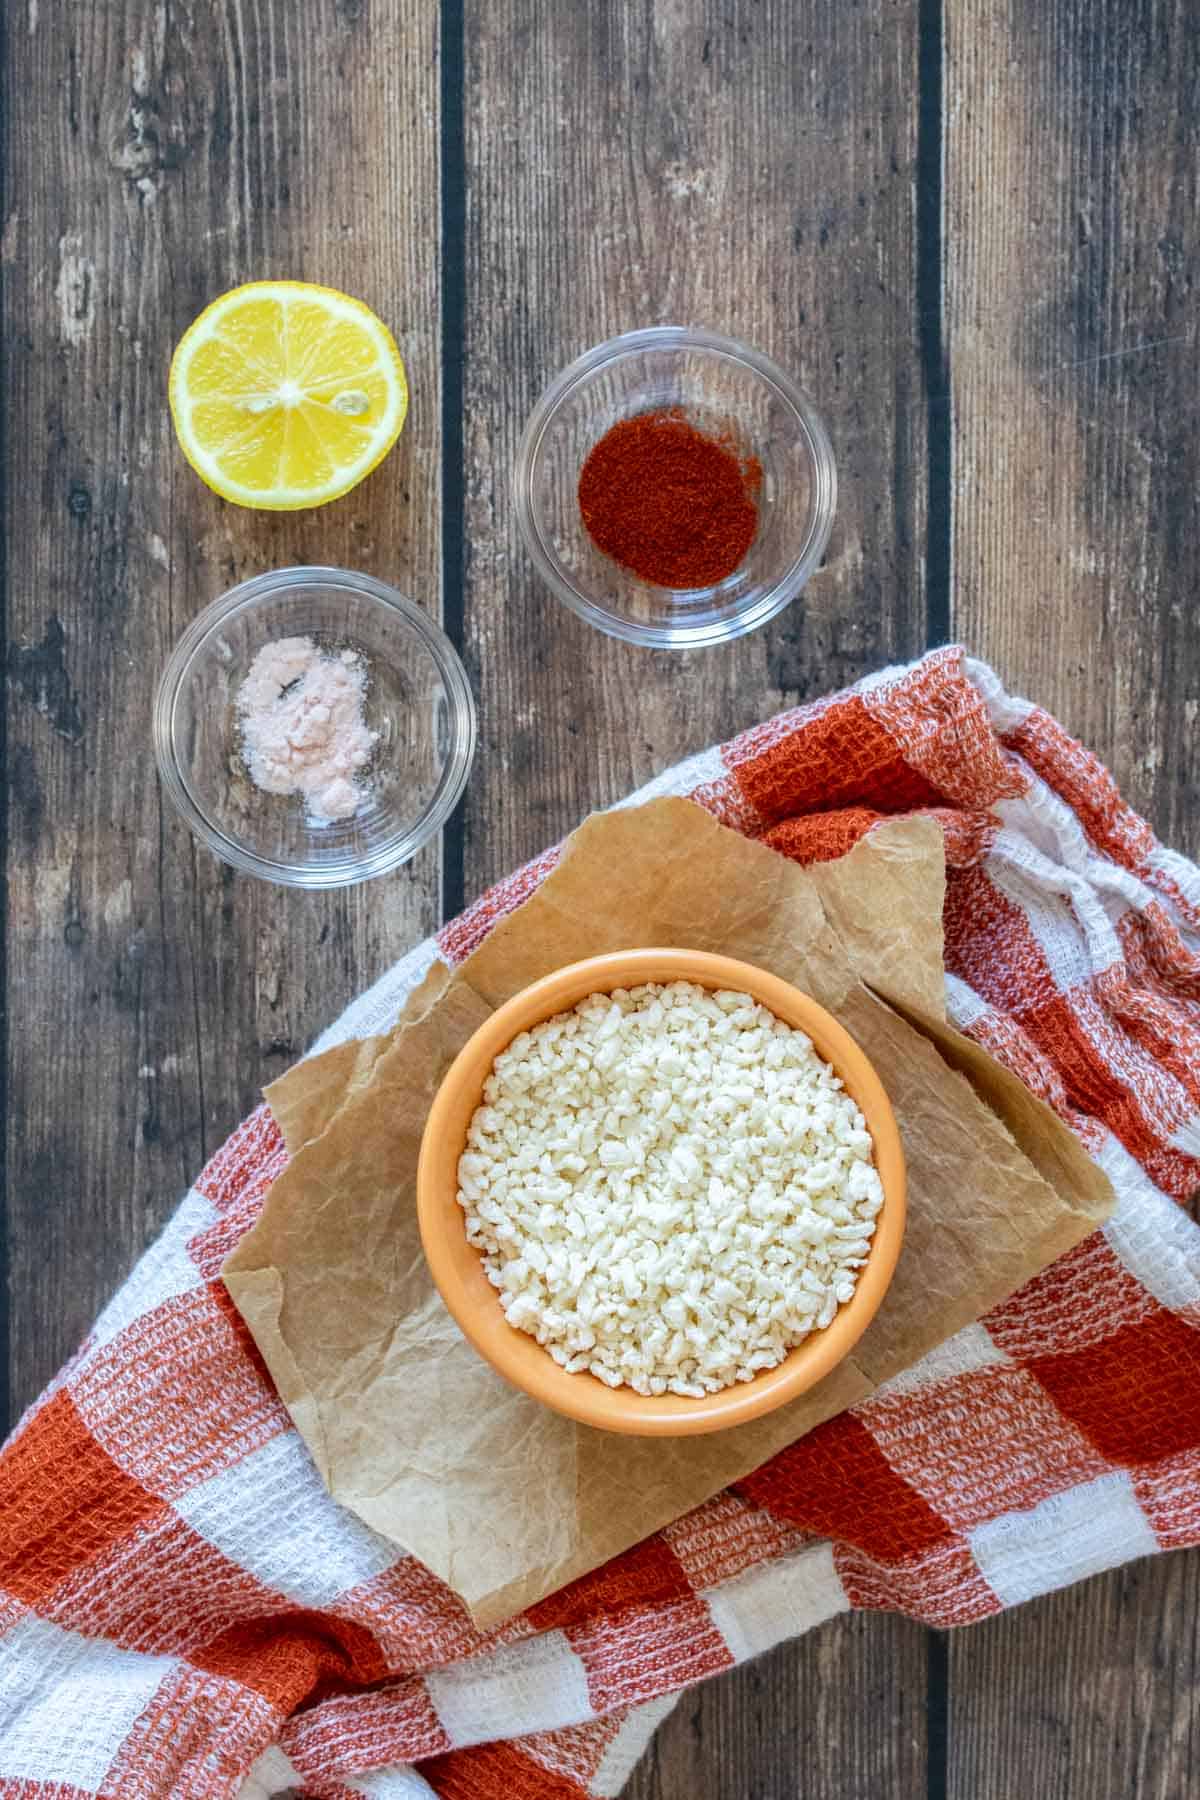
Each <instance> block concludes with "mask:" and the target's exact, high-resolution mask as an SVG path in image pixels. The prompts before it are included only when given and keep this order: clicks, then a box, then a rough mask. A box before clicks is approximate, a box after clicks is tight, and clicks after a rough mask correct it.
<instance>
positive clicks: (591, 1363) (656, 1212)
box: [417, 949, 905, 1437]
mask: <svg viewBox="0 0 1200 1800" xmlns="http://www.w3.org/2000/svg"><path fill="white" fill-rule="evenodd" d="M417 1205H418V1213H419V1219H420V1227H421V1236H422V1241H423V1244H424V1248H425V1254H426V1257H427V1258H428V1261H429V1266H430V1270H431V1272H432V1274H433V1278H434V1281H435V1282H436V1284H437V1287H438V1290H439V1292H440V1293H441V1296H442V1298H443V1300H444V1301H445V1303H446V1306H447V1308H448V1309H449V1311H450V1313H451V1314H452V1316H453V1318H454V1319H455V1321H456V1322H457V1324H458V1325H459V1326H460V1328H461V1329H462V1331H463V1333H464V1334H465V1336H466V1337H467V1338H468V1339H469V1340H470V1342H471V1343H472V1344H473V1345H474V1346H475V1348H476V1349H477V1350H478V1351H479V1353H480V1354H481V1355H482V1356H483V1357H485V1358H486V1359H487V1361H488V1362H490V1363H491V1364H492V1366H493V1367H494V1368H495V1369H496V1370H497V1372H498V1373H499V1374H501V1375H502V1376H504V1377H505V1378H506V1379H507V1380H508V1381H510V1382H512V1383H513V1384H514V1385H515V1386H516V1387H518V1388H521V1389H523V1390H524V1391H525V1392H526V1393H528V1394H531V1395H532V1396H533V1397H534V1398H535V1399H537V1400H540V1401H542V1402H543V1403H544V1404H545V1405H547V1406H550V1407H553V1408H554V1409H555V1410H556V1411H558V1412H561V1413H565V1414H566V1415H568V1416H569V1417H571V1418H574V1419H576V1420H578V1421H579V1422H580V1423H582V1424H586V1425H592V1426H596V1427H598V1428H599V1429H601V1430H606V1431H616V1432H626V1433H634V1434H638V1435H644V1436H655V1435H658V1436H664V1437H678V1436H686V1435H689V1434H692V1433H698V1432H708V1431H718V1430H722V1429H724V1428H726V1427H728V1426H732V1425H740V1424H744V1423H745V1422H746V1421H747V1420H748V1419H753V1418H757V1417H759V1416H761V1415H762V1414H763V1413H765V1412H769V1411H771V1410H772V1409H773V1408H775V1407H777V1406H782V1405H784V1404H785V1403H786V1402H787V1401H789V1400H792V1399H794V1398H795V1397H796V1396H797V1395H798V1394H801V1393H803V1392H804V1391H805V1390H806V1389H808V1388H810V1387H812V1386H813V1385H814V1384H815V1383H816V1382H818V1381H819V1380H821V1378H822V1377H823V1376H825V1375H827V1374H828V1373H829V1372H830V1370H832V1369H833V1368H835V1367H836V1366H837V1364H838V1363H840V1362H841V1361H842V1360H843V1359H844V1358H845V1357H846V1356H847V1355H848V1354H849V1352H850V1350H851V1349H852V1348H853V1346H854V1345H855V1344H856V1343H857V1341H858V1339H859V1338H860V1337H861V1336H862V1334H863V1332H864V1331H865V1330H866V1328H867V1326H868V1324H869V1323H870V1321H871V1319H872V1318H873V1317H874V1316H875V1313H876V1312H877V1310H878V1308H879V1305H880V1302H881V1301H882V1299H883V1297H884V1294H885V1293H886V1291H887V1287H888V1283H889V1282H890V1280H891V1277H892V1273H893V1270H894V1269H895V1266H896V1260H897V1257H898V1256H899V1253H900V1245H901V1241H902V1238H903V1235H904V1218H905V1170H904V1155H903V1151H902V1149H901V1144H900V1135H899V1132H898V1130H897V1127H896V1121H895V1116H894V1114H893V1112H892V1107H891V1103H890V1102H889V1100H888V1097H887V1094H886V1093H885V1091H884V1089H883V1086H882V1084H881V1082H880V1080H879V1077H878V1075H877V1074H876V1073H875V1070H874V1068H873V1067H872V1065H871V1063H870V1061H869V1059H868V1058H867V1056H866V1054H865V1053H864V1051H863V1050H862V1049H861V1048H860V1046H859V1045H858V1044H856V1043H855V1041H854V1040H853V1038H851V1036H850V1035H849V1033H848V1032H847V1031H845V1030H844V1028H843V1027H842V1026H841V1025H839V1024H838V1022H837V1020H836V1019H834V1018H833V1017H832V1015H831V1014H830V1013H828V1012H827V1011H826V1010H825V1009H824V1007H822V1006H819V1005H818V1004H817V1002H816V1001H815V1000H813V999H811V998H810V997H809V996H808V995H806V994H803V993H801V992H800V991H799V989H797V988H794V987H792V986H791V985H789V984H788V983H787V982H785V981H781V980H780V979H779V978H778V977H776V976H774V975H771V974H770V973H769V972H768V971H766V970H764V969H759V968H755V967H754V966H752V965H751V964H749V963H743V962H737V961H735V960H733V959H732V958H729V957H723V956H714V955H710V954H708V953H706V952H701V951H692V950H678V949H662V950H631V951H623V952H618V953H615V954H610V955H606V956H599V957H593V958H591V959H589V960H588V961H586V962H579V963H573V964H571V965H570V967H568V968H564V969H559V970H557V971H555V973H553V974H552V975H548V976H546V977H545V978H544V979H543V980H541V981H538V982H535V983H534V984H533V985H532V986H530V987H528V988H526V989H524V990H523V991H522V992H521V993H519V994H517V995H515V996H514V997H513V998H512V999H511V1000H509V1001H507V1002H506V1003H505V1004H504V1005H503V1006H501V1007H500V1008H499V1009H498V1010H497V1011H496V1012H495V1013H493V1015H492V1016H491V1018H490V1019H488V1020H487V1021H486V1023H485V1024H484V1025H482V1026H481V1027H480V1028H479V1030H478V1031H477V1032H476V1033H475V1035H474V1036H473V1037H472V1038H471V1039H470V1041H469V1042H468V1043H467V1044H466V1045H465V1046H464V1048H463V1050H462V1051H461V1052H460V1054H459V1055H458V1057H457V1058H456V1059H455V1061H454V1063H453V1064H452V1065H451V1067H450V1069H449V1070H448V1072H447V1074H446V1076H445V1078H444V1080H443V1082H442V1084H441V1087H440V1088H439V1090H438V1093H437V1096H436V1097H435V1100H434V1103H433V1106H432V1108H431V1110H430V1114H429V1118H428V1121H427V1123H426V1127H425V1132H424V1136H423V1139H422V1145H421V1156H420V1164H419V1168H418V1175H417Z"/></svg>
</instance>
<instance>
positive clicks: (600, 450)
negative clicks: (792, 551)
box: [579, 408, 762, 588]
mask: <svg viewBox="0 0 1200 1800" xmlns="http://www.w3.org/2000/svg"><path fill="white" fill-rule="evenodd" d="M761 485H762V466H761V464H760V463H759V461H758V458H757V457H753V456H741V455H739V454H738V451H737V449H736V447H735V446H734V444H733V442H732V440H730V439H727V438H719V437H708V436H706V435H705V433H704V432H702V431H699V430H697V428H696V426H694V425H692V424H690V423H689V421H688V420H687V418H685V416H684V414H683V413H682V412H681V411H680V410H679V409H678V408H672V409H670V410H666V411H659V412H645V413H638V414H637V415H636V416H635V417H634V418H632V419H622V420H621V422H620V423H619V424H617V425H614V426H613V427H612V429H611V430H610V431H606V432H605V434H604V436H603V437H602V438H600V439H599V440H598V441H597V442H596V443H595V444H593V445H592V448H591V450H590V451H589V452H588V454H587V457H586V459H585V461H584V465H583V468H582V469H581V470H580V474H579V510H580V512H581V513H582V514H583V522H584V524H585V525H586V526H587V529H588V532H589V534H590V536H591V538H592V540H593V542H594V543H595V544H597V545H598V546H599V548H600V549H601V550H603V551H604V552H605V554H606V555H607V556H611V557H612V558H613V560H614V561H615V562H619V563H622V564H624V566H625V568H627V569H631V570H632V571H633V573H634V574H635V575H640V576H641V578H642V580H643V581H649V582H652V583H653V584H654V586H656V587H666V588H703V587H712V586H713V584H714V583H715V582H718V581H724V579H725V577H726V576H727V575H732V573H733V571H734V570H735V569H736V568H737V566H738V564H739V563H740V562H741V561H742V558H743V557H744V556H745V554H746V552H747V550H749V548H750V545H751V544H752V543H753V541H754V534H755V532H756V531H757V530H758V504H757V495H758V491H759V488H760V487H761Z"/></svg>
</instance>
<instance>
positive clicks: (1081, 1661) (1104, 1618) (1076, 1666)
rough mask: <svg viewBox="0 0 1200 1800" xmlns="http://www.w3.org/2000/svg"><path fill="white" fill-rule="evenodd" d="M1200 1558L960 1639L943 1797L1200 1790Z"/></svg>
mask: <svg viewBox="0 0 1200 1800" xmlns="http://www.w3.org/2000/svg"><path fill="white" fill-rule="evenodd" d="M1198 1602H1200V1556H1197V1555H1196V1553H1195V1552H1175V1553H1174V1554H1173V1555H1170V1556H1163V1557H1158V1558H1157V1559H1155V1560H1154V1561H1151V1562H1143V1563H1134V1564H1132V1565H1130V1566H1129V1567H1128V1568H1125V1569H1118V1570H1115V1571H1114V1572H1113V1573H1112V1574H1109V1575H1104V1576H1100V1577H1098V1578H1097V1579H1095V1580H1092V1581H1088V1582H1085V1583H1084V1584H1083V1585H1082V1586H1080V1587H1075V1588H1069V1589H1067V1590H1066V1591H1065V1592H1064V1593H1061V1594H1052V1595H1050V1596H1048V1597H1047V1598H1045V1599H1043V1600H1035V1601H1033V1602H1032V1603H1031V1604H1030V1605H1028V1606H1022V1607H1018V1608H1017V1609H1016V1610H1015V1611H1014V1612H1010V1613H1004V1614H1002V1615H1000V1616H999V1617H997V1618H995V1619H989V1620H988V1621H987V1622H986V1623H985V1624H983V1625H978V1626H972V1627H971V1628H970V1629H969V1630H966V1631H962V1632H957V1633H951V1635H950V1639H949V1645H950V1683H949V1688H950V1706H949V1715H948V1721H947V1723H948V1741H949V1748H950V1760H949V1782H948V1786H947V1796H948V1800H1011V1797H1012V1796H1013V1795H1014V1794H1036V1795H1038V1796H1039V1797H1041V1796H1044V1797H1045V1800H1184V1796H1187V1795H1191V1794H1194V1793H1196V1791H1197V1787H1198V1786H1200V1724H1198V1722H1197V1718H1196V1708H1195V1682H1196V1666H1197V1649H1198V1646H1197V1626H1196V1620H1197V1617H1198V1616H1200V1614H1198V1610H1197V1608H1198Z"/></svg>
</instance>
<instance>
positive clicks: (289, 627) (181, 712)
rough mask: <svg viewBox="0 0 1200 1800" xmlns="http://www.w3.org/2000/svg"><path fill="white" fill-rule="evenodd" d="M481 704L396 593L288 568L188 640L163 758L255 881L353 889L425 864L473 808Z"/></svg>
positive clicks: (172, 675)
mask: <svg viewBox="0 0 1200 1800" xmlns="http://www.w3.org/2000/svg"><path fill="white" fill-rule="evenodd" d="M475 729H476V728H475V704H474V701H473V699H472V696H471V689H470V686H469V684H468V682H467V677H466V672H465V670H464V669H463V666H462V663H461V662H460V661H459V658H458V656H457V654H456V653H455V650H454V647H453V645H452V644H451V643H450V640H449V639H448V638H447V637H446V635H445V633H444V632H442V631H441V630H440V629H439V627H438V626H437V625H436V624H435V623H434V622H433V620H432V619H430V618H429V617H428V616H427V615H426V614H425V613H424V612H423V611H422V610H421V608H420V607H419V606H417V605H416V604H414V602H413V601H412V600H409V599H407V598H406V597H405V596H404V595H403V594H401V593H399V592H397V591H396V589H394V588H391V587H388V586H387V585H386V584H385V583H384V582H381V581H376V580H374V579H373V578H372V577H371V576H368V575H361V574H358V573H355V572H353V571H351V570H344V569H321V568H297V569H277V570H274V571H272V572H271V573H269V574H265V575H258V576H255V577H254V579H253V580H250V581H244V582H242V583H241V585H240V586H239V587H235V588H232V589H231V590H230V592H229V593H227V594H223V595H222V596H221V598H220V599H219V600H215V601H214V602H213V604H212V605H211V606H209V607H208V608H206V610H205V611H204V612H202V613H201V614H200V615H199V617H198V618H196V619H195V620H194V621H193V622H192V624H191V625H190V626H189V627H188V629H187V631H185V632H184V634H183V637H182V638H181V639H180V641H179V643H178V644H177V645H176V647H175V650H174V651H173V653H172V655H171V658H170V660H169V662H168V663H167V666H166V669H165V670H164V671H163V675H162V679H161V681H160V682H159V686H158V692H157V695H156V698H155V705H154V749H155V755H156V757H157V760H158V769H159V774H160V776H161V778H162V783H163V786H164V788H165V789H166V791H167V793H168V795H169V796H170V798H171V800H172V801H173V802H174V804H175V806H176V807H177V808H178V810H179V812H180V813H182V815H183V817H184V818H185V819H186V820H187V822H188V824H189V825H190V826H191V827H192V829H193V831H194V832H195V833H196V835H197V836H198V837H199V838H200V839H202V841H203V842H204V843H205V844H207V845H208V847H209V849H210V850H213V851H214V852H215V853H216V854H217V855H218V856H220V857H222V858H223V859H224V861H226V862H228V863H230V864H232V866H233V867H234V868H236V869H241V870H242V871H244V872H245V873H246V874H248V875H257V876H259V877H261V878H262V879H264V880H267V881H278V882H283V883H286V884H287V885H289V886H293V887H308V888H332V887H346V886H349V885H350V884H352V883H354V882H358V881H365V880H367V879H368V878H369V877H370V876H373V875H383V874H386V873H387V872H388V871H389V870H391V869H396V868H398V867H400V865H401V864H402V863H406V862H408V861H409V860H410V859H411V858H412V857H413V856H415V855H416V854H417V852H418V851H419V850H420V849H421V848H422V846H423V845H425V844H426V843H428V842H429V840H430V838H432V837H433V836H434V834H435V833H436V832H437V831H438V830H439V829H440V827H441V826H442V825H443V824H444V823H445V821H446V819H447V818H448V817H449V815H450V813H451V812H452V811H453V809H454V807H455V805H456V804H457V802H458V800H459V798H460V796H461V794H462V791H463V788H464V787H465V786H466V782H467V776H468V774H469V773H470V768H471V760H472V757H473V756H474V752H475Z"/></svg>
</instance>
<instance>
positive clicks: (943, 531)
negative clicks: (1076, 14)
mask: <svg viewBox="0 0 1200 1800" xmlns="http://www.w3.org/2000/svg"><path fill="white" fill-rule="evenodd" d="M943 4H944V0H920V4H919V10H918V40H917V41H918V53H917V54H918V68H917V82H918V85H917V93H918V102H917V197H916V231H917V332H918V341H919V344H920V353H921V377H922V382H923V384H924V388H925V429H926V454H927V456H928V498H927V503H926V536H925V642H926V647H927V648H930V649H932V648H933V646H934V645H936V644H944V643H946V641H947V640H948V638H949V636H950V631H951V605H950V574H951V567H950V559H951V537H950V530H951V516H950V507H951V491H950V482H951V435H950V434H951V429H952V420H951V411H950V399H949V397H950V375H949V366H948V360H949V359H948V356H947V345H946V320H945V308H944V304H943V293H942V289H943V244H942V203H943V195H942V156H943V153H944V143H943V138H942V60H943V53H944V18H943Z"/></svg>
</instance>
